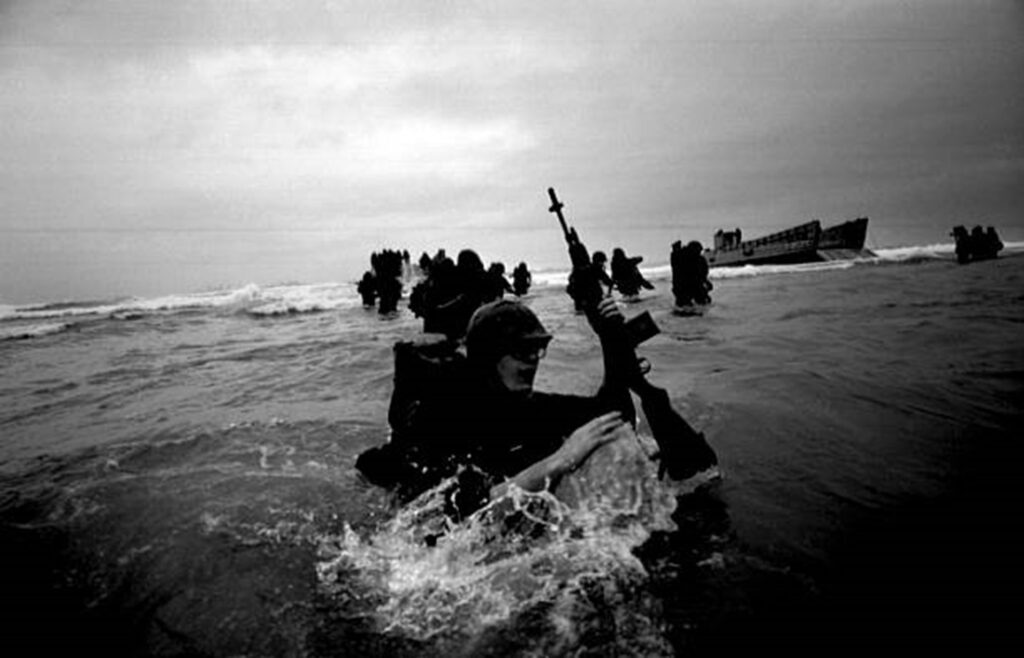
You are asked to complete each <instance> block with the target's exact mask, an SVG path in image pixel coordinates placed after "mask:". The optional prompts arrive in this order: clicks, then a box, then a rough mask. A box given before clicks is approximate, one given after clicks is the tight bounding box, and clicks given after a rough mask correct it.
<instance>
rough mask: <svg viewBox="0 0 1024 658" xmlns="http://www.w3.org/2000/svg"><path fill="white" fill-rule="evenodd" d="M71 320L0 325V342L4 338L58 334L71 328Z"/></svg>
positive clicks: (13, 338) (18, 338)
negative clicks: (10, 325) (8, 325)
mask: <svg viewBox="0 0 1024 658" xmlns="http://www.w3.org/2000/svg"><path fill="white" fill-rule="evenodd" d="M74 326H75V324H74V323H73V322H46V323H42V324H22V325H16V326H13V327H0V342H2V341H5V340H26V339H29V338H39V337H40V336H49V335H50V334H59V333H63V332H65V331H68V330H69V329H71V328H73V327H74Z"/></svg>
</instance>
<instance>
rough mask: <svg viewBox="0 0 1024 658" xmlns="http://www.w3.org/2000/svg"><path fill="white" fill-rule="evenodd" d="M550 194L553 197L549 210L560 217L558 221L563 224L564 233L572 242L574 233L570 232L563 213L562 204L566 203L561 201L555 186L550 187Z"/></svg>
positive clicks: (567, 239)
mask: <svg viewBox="0 0 1024 658" xmlns="http://www.w3.org/2000/svg"><path fill="white" fill-rule="evenodd" d="M548 196H549V197H550V198H551V207H550V208H548V212H553V213H555V215H556V216H557V217H558V223H559V224H561V225H562V233H563V234H565V239H566V241H567V242H571V241H572V234H571V233H569V227H568V225H566V223H565V217H564V216H563V215H562V206H563V205H565V204H563V203H562V202H561V201H559V200H558V197H557V196H555V188H553V187H549V188H548Z"/></svg>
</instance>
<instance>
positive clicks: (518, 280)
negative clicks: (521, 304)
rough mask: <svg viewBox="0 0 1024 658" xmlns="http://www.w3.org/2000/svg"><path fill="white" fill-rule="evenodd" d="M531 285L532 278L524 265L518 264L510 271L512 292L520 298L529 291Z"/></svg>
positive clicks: (522, 263)
mask: <svg viewBox="0 0 1024 658" xmlns="http://www.w3.org/2000/svg"><path fill="white" fill-rule="evenodd" d="M531 283H533V276H532V275H531V274H530V270H529V269H527V267H526V263H524V262H520V263H519V264H518V265H516V268H515V269H514V270H512V291H513V292H514V293H515V294H516V295H518V296H519V297H522V296H523V295H525V294H526V293H527V292H529V291H530V284H531Z"/></svg>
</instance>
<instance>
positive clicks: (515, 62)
mask: <svg viewBox="0 0 1024 658" xmlns="http://www.w3.org/2000/svg"><path fill="white" fill-rule="evenodd" d="M549 185H553V186H555V187H556V188H558V189H559V191H560V192H561V194H562V196H563V197H566V201H567V204H569V207H570V209H571V210H572V215H571V217H572V218H575V219H576V221H577V222H578V223H580V224H584V223H585V225H586V226H587V227H589V228H590V230H592V231H596V233H593V235H597V236H602V237H605V238H607V239H616V240H625V239H626V236H627V234H625V233H623V231H624V230H625V229H624V226H626V225H628V226H629V227H630V228H631V229H635V228H637V227H642V228H645V229H646V230H648V231H651V230H655V231H656V230H657V229H659V228H663V229H666V230H667V231H670V232H674V233H676V234H678V235H679V237H682V238H684V239H689V238H697V239H702V240H704V242H705V243H707V242H708V241H709V239H710V235H711V233H712V232H713V231H714V230H715V229H717V228H723V227H724V228H730V227H734V226H741V227H743V228H744V231H745V234H746V235H748V236H753V235H756V234H757V233H759V232H760V230H761V229H764V230H772V229H777V228H786V227H788V226H790V225H793V224H795V223H799V222H802V221H806V220H808V219H810V218H815V217H817V218H821V219H823V220H825V221H830V220H835V221H840V220H843V219H849V218H852V217H855V216H859V215H869V216H871V217H872V231H873V234H874V236H875V237H876V238H877V240H878V241H880V242H883V243H885V242H888V243H893V242H895V243H900V242H902V243H907V242H910V243H928V242H933V243H934V242H941V241H944V240H946V239H947V234H948V231H949V228H950V226H951V225H952V224H953V223H965V222H970V221H974V218H977V220H978V221H983V222H985V223H988V224H995V225H997V226H999V227H1000V228H1001V229H1002V230H1003V231H1004V233H1006V232H1009V237H1011V238H1012V237H1013V236H1014V235H1015V234H1014V231H1016V232H1017V233H1016V235H1017V236H1019V237H1018V238H1017V239H1024V234H1022V231H1024V217H1022V209H1024V3H1021V2H1016V1H1013V0H951V1H948V2H947V1H944V0H916V1H903V2H901V1H898V0H881V1H877V2H869V1H866V0H840V1H835V2H832V1H827V2H797V1H792V0H772V1H769V0H763V1H754V0H745V1H735V2H729V1H723V0H714V1H712V0H707V1H704V0H701V1H686V0H676V1H674V2H642V1H640V0H631V1H628V2H626V1H623V2H559V1H557V0H547V1H541V2H511V1H509V2H474V3H470V2H437V1H429V2H428V1H426V0H415V1H412V0H410V1H406V2H384V1H381V0H373V1H370V2H348V1H338V2H331V1H330V0H322V1H318V2H313V1H309V2H303V1H298V0H282V1H280V2H276V1H271V2H243V1H240V0H210V1H208V2H207V1H191V0H174V1H166V0H152V1H150V0H123V1H120V0H93V1H90V0H65V1H54V0H25V1H24V2H19V1H13V2H11V1H7V0H0V240H3V241H5V242H6V243H7V247H6V248H4V247H0V257H2V258H3V259H4V261H3V262H0V275H3V276H4V277H6V279H7V280H8V284H5V283H4V282H3V281H2V280H0V301H4V298H5V297H7V298H16V297H25V296H26V295H27V296H29V297H31V296H32V294H34V293H38V294H43V295H45V294H48V293H51V294H52V293H53V291H52V290H49V288H47V286H51V284H52V283H53V281H56V280H59V279H61V278H62V277H67V276H71V277H74V276H76V275H75V274H74V272H75V270H74V268H73V267H71V268H70V269H68V270H61V269H59V267H58V265H57V263H59V262H64V263H65V265H67V266H69V267H70V265H69V263H68V259H69V258H70V259H71V260H72V261H76V263H77V265H79V266H81V265H82V264H83V263H87V262H88V261H89V260H90V259H94V258H103V259H105V260H106V262H108V263H109V262H111V261H110V260H109V259H111V258H115V257H116V254H115V255H111V254H110V253H104V254H102V255H101V254H99V253H98V252H96V251H94V249H93V247H94V246H95V244H96V243H106V241H102V240H100V241H97V240H95V239H93V240H92V242H90V241H89V240H83V241H82V242H77V243H76V242H75V241H74V240H71V239H70V236H75V235H83V234H90V235H96V234H97V232H104V231H109V232H112V233H111V234H120V235H124V234H125V233H135V232H139V233H141V234H146V233H147V232H149V233H150V234H154V235H157V234H160V232H161V231H165V232H166V231H168V230H175V231H179V232H182V231H184V232H188V231H205V232H207V234H208V235H210V236H221V235H222V231H227V232H230V231H249V232H260V231H265V232H267V233H268V235H269V234H274V235H276V234H278V233H279V232H280V231H306V232H317V231H328V232H331V234H332V235H335V236H340V237H341V238H342V239H343V238H344V237H345V236H350V237H351V241H350V242H351V244H354V245H355V247H358V248H359V249H364V248H370V247H371V246H372V245H374V244H379V243H380V241H381V240H386V241H387V242H388V243H389V244H393V245H395V246H403V245H404V244H407V243H406V242H405V241H404V240H403V237H404V236H409V240H412V236H418V237H417V239H420V240H422V236H423V235H429V234H430V233H431V232H432V231H433V232H437V235H436V239H437V242H438V243H441V244H443V243H444V239H445V236H446V235H449V236H451V237H452V239H455V236H456V235H457V236H459V239H463V238H464V237H465V236H466V235H472V232H469V233H467V232H466V231H467V230H469V229H474V230H478V231H480V232H483V233H486V236H483V237H481V239H482V240H484V241H485V243H486V244H497V241H498V237H496V236H501V235H502V234H503V233H502V232H503V231H506V230H507V231H520V232H521V231H530V230H535V231H541V230H548V229H549V228H550V221H551V218H550V217H549V216H545V213H544V211H543V210H544V209H543V204H544V198H543V194H544V190H545V189H546V188H547V187H548V186H549ZM382 227H386V231H387V232H386V233H382V232H383V231H385V229H384V228H382ZM459 227H461V228H462V230H463V232H460V233H450V234H447V233H444V231H446V230H449V229H452V228H459ZM30 234H31V235H30ZM42 234H48V235H50V236H58V237H57V238H54V239H53V240H52V241H51V243H53V244H56V243H57V242H60V241H61V240H63V242H61V244H64V245H65V247H64V248H66V249H71V250H75V249H76V245H77V253H76V254H74V255H68V254H64V255H63V256H60V254H59V253H58V252H59V251H60V248H57V247H54V248H53V249H51V250H50V251H47V252H46V253H43V254H41V255H39V254H37V256H39V258H36V259H35V261H34V262H35V264H34V265H33V262H31V261H29V260H28V259H27V258H25V257H24V256H25V250H26V249H28V250H29V251H31V250H32V249H36V250H38V245H39V244H40V240H39V238H38V236H39V235H42ZM510 235H511V233H510ZM538 235H540V233H538ZM666 235H667V234H666ZM27 236H28V237H27ZM32 236H35V237H32ZM929 236H931V237H929ZM556 237H557V236H556ZM58 238H59V239H58ZM216 239H219V238H215V237H211V238H210V240H216ZM487 240H490V242H487ZM19 241H21V242H19ZM29 243H31V244H32V245H35V247H31V248H28V247H26V248H22V247H20V246H19V247H15V246H12V245H15V244H21V245H23V246H24V245H25V244H29ZM410 246H413V247H415V245H410ZM458 246H460V245H454V244H453V245H451V246H450V248H451V249H455V248H457V247H458ZM876 246H881V245H876ZM224 247H225V253H227V251H229V247H228V246H227V245H224ZM204 249H205V250H207V251H206V253H216V251H217V246H216V244H212V245H211V244H205V245H204ZM353 253H354V252H353ZM666 253H667V252H666ZM154 257H155V256H154ZM40 258H41V259H42V260H40ZM47 258H50V259H51V260H47ZM147 258H149V257H147ZM76 259H77V260H76ZM229 260H230V259H229ZM73 264H75V263H72V265H73ZM360 266H361V265H360ZM111 267H113V268H114V269H116V265H114V264H112V265H111ZM33 268H45V269H46V272H47V275H46V276H45V277H43V276H42V275H39V274H38V272H34V270H33ZM55 268H57V269H55ZM350 269H351V268H350ZM81 271H84V270H81V268H80V270H79V273H80V272H81ZM90 271H97V268H92V270H90ZM297 274H299V275H305V276H317V275H318V274H317V272H314V271H304V272H301V273H297ZM349 274H351V272H348V271H346V275H349ZM219 276H226V275H224V274H219ZM323 276H325V277H327V278H337V277H338V275H337V274H335V275H334V276H333V277H332V276H331V275H330V273H329V272H324V273H323ZM239 277H240V278H242V279H244V278H245V274H241V273H240V274H239ZM11 281H16V282H17V290H12V289H11V288H12V286H14V284H11V283H10V282H11ZM192 283H196V282H192ZM207 283H209V282H207ZM33 286H35V287H36V288H37V290H32V287H33ZM5 287H6V288H7V289H6V290H5ZM51 287H52V286H51ZM98 292H100V293H102V292H103V291H102V290H98ZM8 301H9V300H8Z"/></svg>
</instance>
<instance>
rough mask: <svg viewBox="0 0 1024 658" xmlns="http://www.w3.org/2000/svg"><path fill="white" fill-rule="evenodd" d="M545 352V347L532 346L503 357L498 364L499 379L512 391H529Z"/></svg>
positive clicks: (531, 388)
mask: <svg viewBox="0 0 1024 658" xmlns="http://www.w3.org/2000/svg"><path fill="white" fill-rule="evenodd" d="M545 352H546V350H545V348H544V347H541V346H531V347H526V348H524V349H520V350H516V351H515V352H514V353H513V354H506V355H505V356H503V357H501V359H499V360H498V364H497V366H496V368H497V372H498V381H500V382H501V385H502V386H504V387H505V389H506V390H508V391H510V392H512V393H529V392H530V391H532V390H533V380H534V378H535V377H536V376H537V366H538V365H540V360H541V359H542V358H543V357H544V354H545Z"/></svg>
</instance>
